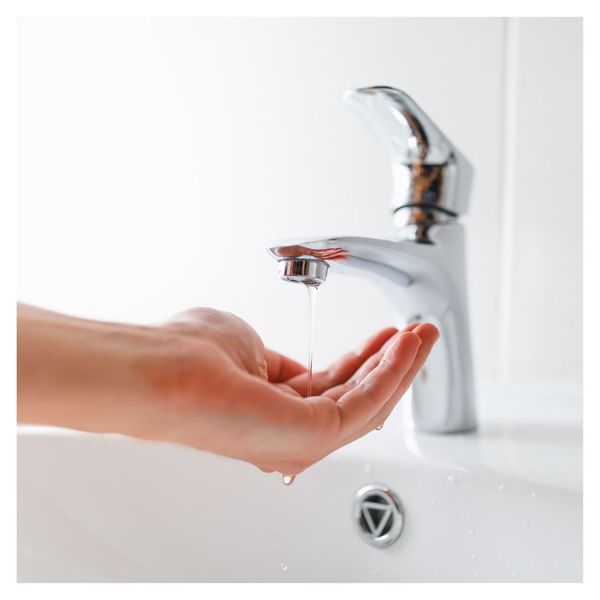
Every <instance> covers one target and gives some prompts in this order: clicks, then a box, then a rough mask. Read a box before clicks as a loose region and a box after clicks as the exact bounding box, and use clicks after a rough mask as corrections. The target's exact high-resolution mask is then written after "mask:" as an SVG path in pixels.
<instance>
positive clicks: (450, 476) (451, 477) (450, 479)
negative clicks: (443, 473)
mask: <svg viewBox="0 0 600 600" xmlns="http://www.w3.org/2000/svg"><path fill="white" fill-rule="evenodd" d="M448 481H449V482H450V483H456V475H455V474H454V473H450V475H448Z"/></svg>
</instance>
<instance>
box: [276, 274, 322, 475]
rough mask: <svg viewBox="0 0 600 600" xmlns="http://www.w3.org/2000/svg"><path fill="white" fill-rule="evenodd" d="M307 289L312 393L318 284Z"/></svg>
mask: <svg viewBox="0 0 600 600" xmlns="http://www.w3.org/2000/svg"><path fill="white" fill-rule="evenodd" d="M305 286H306V289H307V291H308V385H307V390H306V395H307V396H310V395H311V394H312V374H313V373H312V372H313V353H314V343H315V306H316V304H317V288H318V287H319V285H318V284H316V285H315V284H308V283H306V284H305ZM294 479H296V476H295V475H283V485H292V483H294Z"/></svg>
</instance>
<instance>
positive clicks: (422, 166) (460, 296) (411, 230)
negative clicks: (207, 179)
mask: <svg viewBox="0 0 600 600" xmlns="http://www.w3.org/2000/svg"><path fill="white" fill-rule="evenodd" d="M346 99H347V100H349V102H350V104H351V105H353V106H354V108H355V109H356V110H357V111H358V112H359V113H361V114H362V115H363V117H364V118H365V119H366V120H367V122H368V123H369V124H370V125H371V126H372V127H373V129H375V131H376V132H377V133H379V135H380V136H381V137H382V138H383V139H384V141H385V142H386V144H387V145H388V148H389V150H390V153H391V157H392V168H393V170H394V173H395V178H394V181H395V188H394V194H393V198H392V208H393V218H394V222H395V223H396V224H397V225H399V229H398V230H397V236H396V239H393V240H385V239H372V238H363V237H332V238H327V239H318V240H310V241H302V242H295V243H291V244H288V245H279V246H275V247H272V248H269V252H270V253H271V255H272V256H273V257H274V258H276V259H277V261H278V262H279V266H280V273H281V276H282V278H283V279H286V280H288V281H295V282H298V281H300V282H304V283H308V284H311V285H314V284H317V285H318V284H320V283H323V281H325V279H326V278H327V275H328V272H329V271H331V272H332V273H341V274H347V275H354V276H358V277H364V278H369V279H371V280H373V281H375V282H376V283H377V284H378V285H380V286H381V287H382V288H383V289H384V291H385V292H386V294H387V296H388V297H389V298H390V300H391V303H392V308H393V310H394V312H395V315H396V317H397V319H398V321H399V324H406V323H409V322H415V321H428V322H431V323H433V324H434V325H436V326H437V327H438V329H439V330H440V339H439V340H438V343H437V344H436V345H435V346H434V348H433V350H432V352H431V354H430V356H429V358H428V360H427V363H426V364H425V366H424V367H423V368H422V369H421V371H420V372H419V374H418V375H417V377H416V378H415V380H414V381H413V384H412V410H411V413H412V420H413V424H414V427H415V429H416V430H418V431H425V432H434V433H453V432H462V431H469V430H472V429H474V428H475V427H476V424H477V419H476V413H475V398H474V384H473V369H472V358H471V347H470V340H469V320H468V310H467V293H466V275H465V249H464V228H463V225H462V224H461V223H460V222H459V221H458V218H457V217H458V212H457V210H464V209H465V208H466V202H467V200H468V197H465V196H468V192H469V187H470V181H471V170H470V166H469V165H468V163H467V162H466V160H465V159H464V158H463V157H462V155H460V154H459V153H458V152H457V151H456V149H455V148H453V147H452V146H451V145H450V143H449V142H448V140H447V139H446V138H445V137H444V136H443V134H442V133H441V132H440V131H439V129H437V127H436V126H435V125H434V124H433V123H432V122H431V120H430V119H429V118H428V117H427V116H426V115H425V114H424V113H423V111H422V110H421V109H420V108H419V107H418V106H417V105H416V104H415V103H414V101H413V100H412V99H411V98H410V97H409V96H407V95H406V94H405V93H404V92H401V91H400V90H395V89H393V88H388V87H375V88H363V89H361V90H356V91H354V92H350V93H348V94H346Z"/></svg>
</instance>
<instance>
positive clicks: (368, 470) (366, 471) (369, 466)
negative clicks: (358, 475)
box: [365, 465, 373, 475]
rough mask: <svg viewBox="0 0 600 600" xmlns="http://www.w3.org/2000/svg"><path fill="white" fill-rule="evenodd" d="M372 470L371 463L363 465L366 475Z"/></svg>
mask: <svg viewBox="0 0 600 600" xmlns="http://www.w3.org/2000/svg"><path fill="white" fill-rule="evenodd" d="M372 472H373V467H372V466H371V465H365V473H366V474H367V475H369V474H371V473H372Z"/></svg>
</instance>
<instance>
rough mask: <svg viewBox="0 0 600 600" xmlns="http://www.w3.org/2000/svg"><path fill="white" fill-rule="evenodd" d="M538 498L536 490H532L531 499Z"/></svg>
mask: <svg viewBox="0 0 600 600" xmlns="http://www.w3.org/2000/svg"><path fill="white" fill-rule="evenodd" d="M536 498H537V494H536V493H535V492H531V499H532V500H535V499H536Z"/></svg>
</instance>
